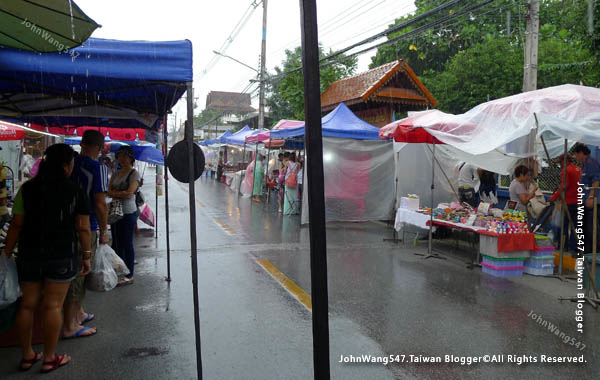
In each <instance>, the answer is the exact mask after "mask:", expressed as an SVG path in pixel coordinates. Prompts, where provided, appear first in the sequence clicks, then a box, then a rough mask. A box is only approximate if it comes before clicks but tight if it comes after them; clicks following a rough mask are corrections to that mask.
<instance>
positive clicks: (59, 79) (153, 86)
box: [0, 38, 193, 128]
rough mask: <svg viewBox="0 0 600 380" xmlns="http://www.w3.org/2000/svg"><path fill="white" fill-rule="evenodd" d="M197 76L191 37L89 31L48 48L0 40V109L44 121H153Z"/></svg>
mask: <svg viewBox="0 0 600 380" xmlns="http://www.w3.org/2000/svg"><path fill="white" fill-rule="evenodd" d="M192 80H193V75H192V44H191V42H190V41H187V40H185V41H170V42H148V41H117V40H105V39H98V38H90V39H88V40H87V41H86V42H85V43H84V44H83V45H82V46H80V47H78V48H75V49H72V50H69V51H68V52H66V53H65V52H62V53H45V54H38V53H33V52H27V51H22V50H15V49H9V48H0V93H2V94H3V95H4V98H3V105H2V107H0V116H2V117H6V118H12V119H17V120H22V121H25V122H30V123H36V124H40V125H44V126H66V125H76V126H85V125H91V126H102V127H129V128H131V127H134V128H154V127H156V126H157V125H158V123H159V122H160V119H161V118H162V116H164V115H166V113H167V111H168V110H169V109H171V108H172V107H173V106H174V105H175V103H176V102H177V101H178V100H179V98H180V97H181V96H182V95H183V93H184V92H185V90H186V82H191V81H192Z"/></svg>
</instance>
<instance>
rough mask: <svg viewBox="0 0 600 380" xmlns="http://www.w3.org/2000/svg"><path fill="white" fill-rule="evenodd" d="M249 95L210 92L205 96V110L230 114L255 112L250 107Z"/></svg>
mask: <svg viewBox="0 0 600 380" xmlns="http://www.w3.org/2000/svg"><path fill="white" fill-rule="evenodd" d="M251 102H252V99H251V97H250V94H246V93H239V92H225V91H211V92H209V93H208V95H207V96H206V108H210V109H216V110H219V111H226V112H232V113H250V112H254V111H256V110H255V109H254V108H252V107H251V106H250V104H251Z"/></svg>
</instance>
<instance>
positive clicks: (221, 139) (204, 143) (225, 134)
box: [198, 130, 231, 146]
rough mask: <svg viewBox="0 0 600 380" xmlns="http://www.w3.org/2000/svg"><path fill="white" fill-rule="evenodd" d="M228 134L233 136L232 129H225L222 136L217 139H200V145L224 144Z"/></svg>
mask: <svg viewBox="0 0 600 380" xmlns="http://www.w3.org/2000/svg"><path fill="white" fill-rule="evenodd" d="M228 136H231V131H229V130H227V131H225V132H224V133H223V134H222V135H221V136H219V137H217V138H216V139H210V140H205V141H200V142H199V143H198V145H204V146H208V145H213V144H223V141H224V139H225V138H226V137H228Z"/></svg>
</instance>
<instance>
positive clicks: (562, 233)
mask: <svg viewBox="0 0 600 380" xmlns="http://www.w3.org/2000/svg"><path fill="white" fill-rule="evenodd" d="M567 144H568V141H567V139H565V151H564V155H563V173H562V174H563V178H562V181H561V182H562V189H561V190H560V193H561V196H562V199H565V200H566V198H565V197H566V187H567ZM562 206H563V207H561V208H560V243H559V244H560V256H559V259H558V277H562V272H563V257H564V254H565V253H564V248H565V232H566V231H565V212H567V211H568V210H565V208H566V207H567V204H566V202H564V203H562Z"/></svg>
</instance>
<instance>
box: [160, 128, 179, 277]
mask: <svg viewBox="0 0 600 380" xmlns="http://www.w3.org/2000/svg"><path fill="white" fill-rule="evenodd" d="M175 126H177V123H175ZM168 150H169V131H168V130H167V124H166V123H165V129H164V130H163V156H164V158H165V166H164V170H165V173H164V176H165V229H166V230H167V234H166V235H167V281H168V282H170V281H171V235H170V233H169V170H168V168H167V165H166V160H167V154H168ZM157 208H158V207H157Z"/></svg>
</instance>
